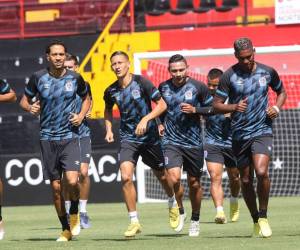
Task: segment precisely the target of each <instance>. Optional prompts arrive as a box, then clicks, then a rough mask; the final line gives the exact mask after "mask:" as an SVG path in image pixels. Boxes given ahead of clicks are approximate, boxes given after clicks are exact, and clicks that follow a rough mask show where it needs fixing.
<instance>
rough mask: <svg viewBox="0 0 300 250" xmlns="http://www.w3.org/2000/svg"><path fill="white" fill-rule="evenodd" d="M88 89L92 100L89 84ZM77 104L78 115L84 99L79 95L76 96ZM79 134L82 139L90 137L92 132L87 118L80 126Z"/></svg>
mask: <svg viewBox="0 0 300 250" xmlns="http://www.w3.org/2000/svg"><path fill="white" fill-rule="evenodd" d="M86 87H87V92H88V94H89V96H90V98H91V99H92V92H91V87H90V85H89V84H88V83H86ZM76 102H77V113H79V112H80V110H81V106H82V98H81V97H80V96H79V95H76ZM78 134H79V137H80V138H83V137H88V136H90V134H91V130H90V127H89V124H88V121H87V119H86V118H84V119H83V121H82V123H81V124H80V126H79V128H78Z"/></svg>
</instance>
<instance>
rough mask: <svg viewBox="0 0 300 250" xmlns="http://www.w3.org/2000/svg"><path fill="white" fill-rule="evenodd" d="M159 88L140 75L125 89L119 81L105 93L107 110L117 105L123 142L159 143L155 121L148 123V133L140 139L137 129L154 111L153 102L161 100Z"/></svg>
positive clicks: (133, 77) (133, 76)
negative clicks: (144, 118) (142, 120)
mask: <svg viewBox="0 0 300 250" xmlns="http://www.w3.org/2000/svg"><path fill="white" fill-rule="evenodd" d="M160 98H161V95H160V93H159V91H158V90H157V88H155V87H154V85H153V84H152V83H151V82H150V81H148V80H147V79H145V78H143V77H142V76H139V75H132V81H131V82H130V83H129V85H128V86H126V87H125V88H122V87H120V85H119V83H118V81H116V82H114V83H113V84H112V85H110V86H109V87H108V88H107V89H106V90H105V92H104V101H105V106H106V108H107V109H112V108H113V106H114V104H117V106H118V108H119V111H120V115H121V122H120V137H121V142H122V141H131V142H137V143H152V144H155V143H158V141H159V136H158V129H157V125H156V122H155V120H151V121H149V122H148V128H147V132H146V133H145V134H144V135H143V136H140V137H138V136H137V135H136V134H135V129H136V127H137V125H138V123H139V122H140V121H141V119H142V118H143V117H144V116H146V115H147V114H149V113H150V112H151V111H152V108H151V100H152V101H158V100H160Z"/></svg>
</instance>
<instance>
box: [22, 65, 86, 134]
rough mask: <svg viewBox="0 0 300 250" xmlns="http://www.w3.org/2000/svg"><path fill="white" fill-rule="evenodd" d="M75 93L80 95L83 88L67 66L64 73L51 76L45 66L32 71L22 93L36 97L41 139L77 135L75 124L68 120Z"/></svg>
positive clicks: (83, 92) (81, 83) (82, 93)
mask: <svg viewBox="0 0 300 250" xmlns="http://www.w3.org/2000/svg"><path fill="white" fill-rule="evenodd" d="M76 94H77V95H79V96H81V97H84V96H86V94H87V89H86V85H85V82H84V80H83V78H82V77H81V76H80V75H79V74H77V73H75V72H72V71H69V70H67V71H66V73H65V75H64V76H62V77H60V78H55V77H53V76H51V75H50V74H49V71H48V70H47V69H43V70H40V71H38V72H35V73H34V74H33V75H32V76H31V78H30V80H29V82H28V84H27V86H26V87H25V95H26V96H28V97H29V98H33V97H35V96H37V97H38V99H39V100H40V105H41V114H40V135H41V140H63V139H71V138H77V137H78V127H76V126H73V125H72V124H71V122H70V121H69V119H70V116H71V114H70V113H76V112H77V110H76Z"/></svg>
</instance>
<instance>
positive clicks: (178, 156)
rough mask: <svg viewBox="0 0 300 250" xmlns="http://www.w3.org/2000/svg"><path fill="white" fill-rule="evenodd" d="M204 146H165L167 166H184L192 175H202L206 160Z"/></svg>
mask: <svg viewBox="0 0 300 250" xmlns="http://www.w3.org/2000/svg"><path fill="white" fill-rule="evenodd" d="M203 155H204V152H203V147H199V148H187V147H180V146H175V145H170V144H169V145H166V146H164V157H165V165H166V168H174V167H181V166H183V170H185V171H187V173H188V174H189V175H190V176H193V177H201V175H202V172H203V162H204V159H203V158H204V157H203Z"/></svg>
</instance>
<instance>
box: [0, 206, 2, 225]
mask: <svg viewBox="0 0 300 250" xmlns="http://www.w3.org/2000/svg"><path fill="white" fill-rule="evenodd" d="M1 208H2V206H1V205H0V221H2V211H1Z"/></svg>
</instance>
